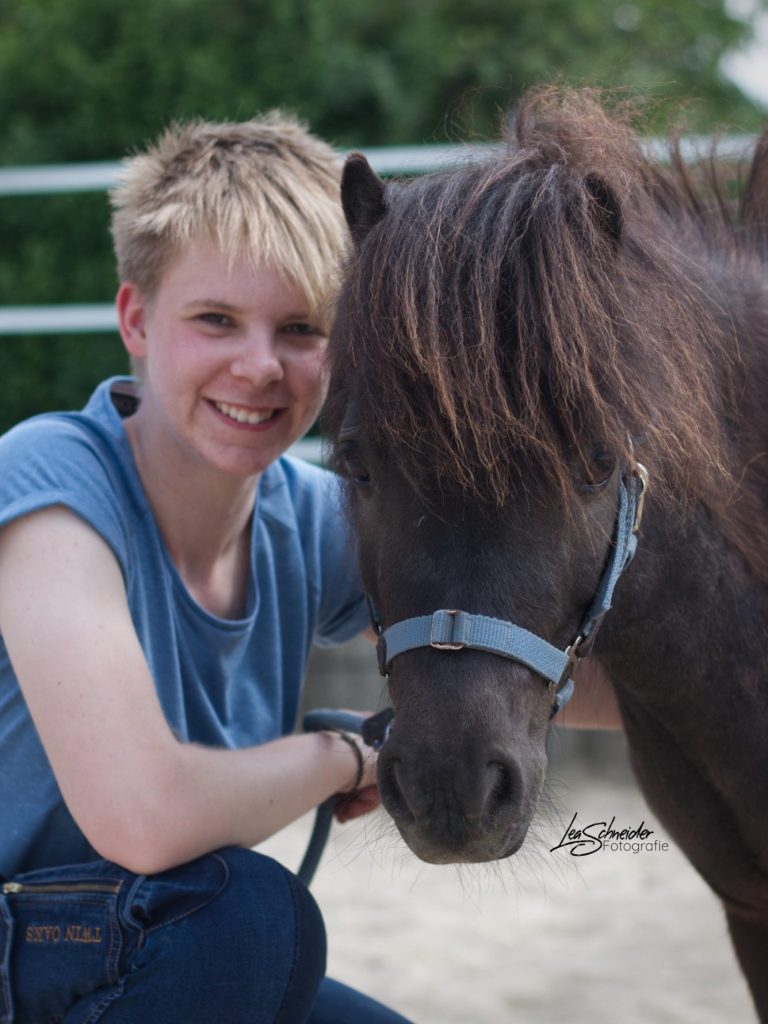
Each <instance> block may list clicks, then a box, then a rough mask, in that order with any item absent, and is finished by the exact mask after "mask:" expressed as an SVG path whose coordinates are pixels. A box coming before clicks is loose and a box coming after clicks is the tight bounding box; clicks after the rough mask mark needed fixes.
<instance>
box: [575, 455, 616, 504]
mask: <svg viewBox="0 0 768 1024" xmlns="http://www.w3.org/2000/svg"><path fill="white" fill-rule="evenodd" d="M615 469H616V456H615V455H614V454H613V452H612V451H611V450H610V448H606V447H605V445H602V444H595V445H593V446H592V448H591V449H590V451H589V453H588V457H587V459H586V462H585V466H584V476H583V479H582V483H581V490H582V491H586V492H587V493H594V492H595V491H600V490H602V489H603V487H605V486H606V484H607V483H608V481H609V480H610V479H611V477H612V476H613V471H614V470H615Z"/></svg>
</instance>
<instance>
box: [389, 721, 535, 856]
mask: <svg viewBox="0 0 768 1024" xmlns="http://www.w3.org/2000/svg"><path fill="white" fill-rule="evenodd" d="M430 761H431V763H430ZM523 788H524V787H523V782H522V777H521V772H520V769H519V766H518V765H517V764H516V762H515V761H514V759H512V758H510V757H503V756H498V755H496V754H495V753H494V755H493V756H492V757H486V758H485V759H483V760H480V761H476V762H475V763H474V764H470V763H467V762H466V760H463V759H461V758H459V757H457V756H448V757H446V758H445V759H444V760H443V759H441V760H440V761H434V760H432V759H430V758H429V757H427V756H425V755H424V754H423V753H422V756H416V757H414V756H411V757H406V756H405V755H404V753H403V752H401V751H399V750H398V747H397V745H396V743H394V742H393V741H391V740H390V741H389V742H388V743H387V744H386V745H385V746H384V748H383V750H382V753H381V755H380V757H379V789H380V791H381V797H382V802H383V804H384V807H385V808H386V810H387V811H388V812H389V813H390V815H391V816H392V818H393V820H394V822H395V824H396V825H397V826H398V828H399V829H400V832H401V834H402V836H403V838H404V839H405V841H406V842H407V843H408V845H409V846H410V847H411V849H412V850H413V851H414V852H415V853H416V854H417V856H419V857H421V858H422V859H423V860H427V861H430V862H436V863H450V862H457V863H459V862H479V861H487V860H493V859H497V858H499V857H505V856H508V855H509V853H512V852H514V850H516V849H517V848H519V846H520V844H521V843H522V836H523V835H524V834H525V831H526V829H527V825H528V822H527V816H526V815H525V814H523V816H522V817H523V818H525V819H526V820H525V821H524V822H523V821H522V820H521V814H520V811H521V804H522V802H523V800H522V795H523Z"/></svg>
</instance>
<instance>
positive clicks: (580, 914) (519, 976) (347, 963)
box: [261, 770, 768, 1024]
mask: <svg viewBox="0 0 768 1024" xmlns="http://www.w3.org/2000/svg"><path fill="white" fill-rule="evenodd" d="M553 791H554V792H555V793H556V795H555V796H553V797H552V800H551V801H550V802H549V804H548V808H547V810H546V811H545V813H544V814H543V815H542V816H541V818H540V819H539V821H538V822H536V823H535V826H534V828H533V829H532V833H531V836H530V838H529V839H528V841H527V842H526V846H525V847H524V849H523V851H522V852H521V853H520V854H518V855H517V856H516V857H514V858H512V859H511V860H510V861H507V862H504V863H503V864H502V865H496V866H495V867H483V868H479V869H478V868H474V869H471V870H470V869H464V870H462V871H458V870H457V869H456V868H452V867H445V868H443V867H432V866H429V865H425V864H421V863H420V862H419V861H417V860H416V859H415V858H414V857H413V856H412V855H411V854H410V853H409V852H408V851H407V850H406V849H405V847H404V845H403V843H402V841H401V840H400V838H399V837H398V836H397V835H396V833H394V832H393V830H392V826H391V824H390V823H389V822H388V819H387V818H386V817H385V816H384V815H383V813H381V812H379V813H378V814H376V815H372V816H370V817H369V818H368V819H365V820H363V821H358V822H353V823H351V824H349V825H347V826H344V827H343V828H338V827H337V828H336V830H335V831H334V834H333V836H332V839H331V842H330V844H329V847H328V849H327V851H326V854H325V857H324V860H323V862H322V864H321V866H320V870H319V871H318V874H317V877H316V879H315V882H314V884H313V887H312V888H313V892H314V893H315V896H316V897H317V899H318V901H319V903H320V905H321V907H322V908H323V912H324V914H325V918H326V924H327V927H328V934H329V945H330V951H329V973H330V974H331V975H332V976H334V977H336V978H338V979H340V980H342V981H344V982H347V983H348V984H351V985H354V986H356V987H358V988H360V989H362V990H364V991H366V992H368V993H369V994H371V995H374V996H376V997H377V998H379V999H381V1000H383V1001H384V1002H386V1003H389V1004H390V1005H392V1006H394V1007H395V1008H397V1009H398V1010H399V1011H400V1012H401V1013H403V1014H405V1015H406V1016H408V1017H409V1018H410V1019H412V1020H413V1021H414V1022H416V1024H507V1022H509V1024H518V1022H521V1024H522V1022H524V1024H545V1022H546V1024H560V1022H568V1024H581V1022H590V1024H602V1022H606V1024H607V1022H609V1021H610V1022H611V1024H614V1022H616V1021H621V1022H622V1024H649V1022H653V1024H672V1022H675V1024H710V1022H711V1024H742V1022H753V1021H754V1020H755V1019H756V1018H755V1015H754V1011H753V1010H752V1007H751V1003H750V999H749V995H748V993H747V990H746V987H745V984H744V982H743V980H742V977H741V975H740V974H739V971H738V969H737V967H736V964H735V961H734V958H733V954H732V952H731V948H730V945H729V942H728V938H727V933H726V928H725V924H724V921H723V918H722V914H721V912H720V909H719V906H718V903H717V901H716V900H715V898H714V897H713V896H712V895H711V893H710V892H709V890H708V889H707V888H706V887H705V886H704V884H703V882H701V881H700V879H699V878H698V876H697V875H696V874H695V873H694V872H693V870H692V869H691V868H690V867H689V866H688V865H687V863H686V861H685V860H684V858H683V856H682V854H681V853H680V852H679V851H678V850H677V849H676V848H675V847H674V846H673V844H671V842H670V844H669V849H668V850H667V851H662V850H657V851H654V852H648V851H643V852H639V853H632V852H621V851H611V850H608V849H603V850H601V851H599V852H596V853H594V854H592V855H590V856H586V857H584V856H582V857H578V858H577V857H573V856H571V855H570V854H569V853H568V852H566V851H564V850H558V851H556V852H555V853H551V852H550V847H552V846H554V845H555V844H556V843H557V841H558V840H559V839H560V837H561V835H562V833H563V830H564V829H565V826H566V825H567V824H568V823H569V821H570V819H571V817H572V815H573V814H574V813H578V819H577V821H578V822H579V823H582V824H587V823H589V822H592V821H602V820H605V819H606V818H607V819H610V818H611V817H612V816H614V815H615V817H616V823H615V826H614V827H615V828H625V827H626V828H629V827H633V828H634V827H637V826H638V825H639V824H640V822H641V820H643V821H644V822H645V825H646V827H648V828H650V829H653V835H652V836H651V837H649V840H650V841H653V840H657V839H661V840H667V841H668V839H667V837H666V836H665V835H664V833H663V830H662V829H661V826H660V825H659V824H658V822H657V821H656V820H655V819H654V817H653V815H652V814H651V813H650V812H649V810H648V808H647V807H646V805H645V803H644V802H643V799H642V797H641V796H640V794H639V793H638V791H637V789H636V788H635V787H634V785H633V784H632V783H627V782H625V781H614V782H610V781H605V780H599V779H596V778H594V777H591V778H590V777H589V775H588V774H585V773H584V771H583V770H581V771H578V772H576V773H575V774H574V773H571V774H569V775H568V778H567V782H566V781H564V777H563V776H561V777H560V779H559V780H558V782H557V784H556V786H555V787H554V790H553ZM310 825H311V819H309V818H305V819H302V820H301V821H299V822H297V823H295V824H294V825H293V826H292V827H291V828H289V829H286V830H285V831H284V832H282V833H280V834H279V835H278V836H276V837H274V838H273V839H271V840H270V841H269V843H266V844H264V846H263V847H261V849H262V850H263V851H264V852H268V853H270V854H271V855H273V856H276V857H277V858H278V859H279V860H281V861H282V862H283V863H285V864H286V865H288V866H289V867H292V868H294V869H295V868H296V866H297V865H298V863H299V861H300V860H301V856H302V853H303V849H304V845H305V843H306V839H307V836H308V834H309V829H310ZM766 968H767V969H768V965H766Z"/></svg>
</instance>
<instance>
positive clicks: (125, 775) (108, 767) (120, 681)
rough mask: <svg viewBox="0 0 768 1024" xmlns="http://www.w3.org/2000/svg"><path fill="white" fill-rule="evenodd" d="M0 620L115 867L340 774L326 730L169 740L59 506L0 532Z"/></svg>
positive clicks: (318, 791) (112, 573) (91, 828)
mask: <svg viewBox="0 0 768 1024" xmlns="http://www.w3.org/2000/svg"><path fill="white" fill-rule="evenodd" d="M0 630H1V631H2V635H3V638H4V640H5V643H6V646H7V649H8V653H9V656H10V659H11V663H12V664H13V667H14V670H15V672H16V675H17V677H18V679H19V682H20V685H21V687H22V691H23V693H24V696H25V698H26V701H27V704H28V706H29V709H30V712H31V714H32V718H33V720H34V722H35V726H36V728H37V730H38V732H39V734H40V737H41V740H42V743H43V746H44V748H45V750H46V753H47V755H48V758H49V760H50V762H51V766H52V768H53V771H54V774H55V776H56V779H57V781H58V784H59V786H60V788H61V791H62V794H63V796H64V799H65V801H66V803H67V806H68V807H69V810H70V812H71V813H72V815H73V817H74V818H75V820H76V821H77V823H78V825H79V826H80V828H81V829H82V830H83V832H84V833H85V835H86V837H87V838H88V840H89V842H90V843H91V844H92V846H93V847H94V848H95V849H96V850H97V851H98V853H99V854H101V855H102V856H103V857H106V858H107V859H110V860H114V861H116V862H117V863H119V864H122V865H123V866H124V867H126V868H128V869H129V870H132V871H135V872H137V873H153V872H157V871H162V870H164V869H166V868H169V867H172V866H175V865H176V864H180V863H183V862H185V861H188V860H191V859H193V858H194V857H197V856H199V855H201V854H203V853H206V852H208V851H210V850H213V849H216V848H218V847H221V846H226V845H240V846H246V847H250V846H253V845H255V844H257V843H259V842H261V841H262V840H263V839H265V838H267V837H268V836H270V835H272V834H273V833H274V832H277V831H278V830H279V829H281V828H283V827H284V826H285V825H286V824H288V823H289V822H291V821H293V820H294V819H295V818H297V817H299V816H300V815H301V814H303V813H304V812H306V811H308V810H310V809H311V808H312V807H314V806H315V805H317V804H318V803H320V802H321V801H322V800H324V799H325V798H326V797H328V796H329V795H331V794H332V793H334V792H338V791H342V790H344V789H345V788H348V787H349V786H350V784H351V782H352V781H353V779H354V776H355V773H356V763H355V761H354V758H353V753H352V751H350V749H349V747H348V746H347V744H346V743H344V742H343V741H341V740H339V739H338V738H337V737H335V736H333V735H330V734H326V733H316V734H313V735H305V736H289V737H285V738H282V739H278V740H275V741H273V742H270V743H267V744H264V745H263V746H259V747H251V748H247V749H243V750H235V751H231V750H216V749H211V748H207V747H201V746H197V745H194V744H188V743H181V742H179V741H178V740H177V739H176V738H175V737H174V735H173V733H172V732H171V729H170V728H169V726H168V724H167V722H166V719H165V716H164V715H163V712H162V709H161V707H160V703H159V699H158V697H157V693H156V691H155V686H154V682H153V680H152V677H151V674H150V671H149V668H148V666H147V663H146V660H145V658H144V654H143V652H142V650H141V646H140V644H139V640H138V637H137V635H136V632H135V630H134V627H133V623H132V620H131V615H130V610H129V608H128V603H127V599H126V594H125V586H124V581H123V577H122V574H121V572H120V568H119V566H118V563H117V561H116V559H115V557H114V555H113V553H112V551H111V550H110V548H109V547H108V545H107V544H106V543H105V542H104V541H103V540H102V539H101V538H100V537H99V536H98V534H97V533H95V531H93V530H92V529H91V528H90V527H89V526H88V525H87V524H86V523H84V522H83V521H82V520H80V519H79V518H78V517H77V516H76V515H74V514H73V513H72V512H70V511H68V510H67V509H65V508H63V507H54V508H50V509H46V510H43V511H40V512H36V513H34V514H32V515H29V516H26V517H24V518H23V519H20V520H17V521H15V522H14V523H11V524H10V525H8V526H6V527H5V528H3V530H2V531H0ZM371 781H373V767H372V766H371V768H370V769H369V770H368V772H367V773H366V778H365V780H364V783H365V782H371Z"/></svg>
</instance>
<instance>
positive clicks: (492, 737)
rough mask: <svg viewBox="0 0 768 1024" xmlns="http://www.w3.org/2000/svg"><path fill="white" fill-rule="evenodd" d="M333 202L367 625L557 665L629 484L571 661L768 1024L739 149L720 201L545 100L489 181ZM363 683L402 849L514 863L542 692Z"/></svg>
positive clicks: (339, 344) (536, 776)
mask: <svg viewBox="0 0 768 1024" xmlns="http://www.w3.org/2000/svg"><path fill="white" fill-rule="evenodd" d="M343 200H344V205H345V209H346V212H347V217H348V220H349V223H350V227H351V229H352V233H353V236H354V238H355V242H356V246H355V252H354V254H353V256H352V257H351V260H350V266H349V270H348V276H347V281H346V284H345V287H344V289H343V293H342V296H341V300H340V304H339V311H338V319H337V326H336V328H335V332H334V335H333V338H332V344H331V358H332V383H331V392H330V399H329V405H328V411H327V416H328V419H327V422H328V427H329V432H330V435H331V437H332V439H333V442H334V449H335V461H336V464H337V466H338V468H339V469H340V470H341V472H342V473H343V474H344V475H345V476H346V477H347V478H348V479H349V480H350V484H349V491H350V505H351V510H352V517H353V521H354V523H355V526H356V530H357V534H358V538H359V543H360V559H361V566H362V571H363V576H364V580H365V584H366V587H367V589H368V591H369V592H370V595H371V598H372V599H373V601H374V602H375V604H376V606H377V607H378V609H379V613H380V616H381V619H382V622H383V624H384V625H385V626H388V625H391V624H392V623H395V622H398V621H401V620H403V619H407V618H409V617H411V616H421V615H426V614H429V613H431V612H433V611H434V610H435V609H438V608H448V609H450V608H460V609H463V610H465V611H467V612H470V613H476V614H482V615H487V616H494V617H497V618H501V619H504V620H508V621H511V622H514V623H516V624H517V625H519V626H522V627H524V628H525V629H528V630H531V631H532V632H535V633H537V634H539V635H540V636H542V637H543V638H545V639H546V640H547V641H549V642H550V643H552V644H554V645H555V646H557V647H559V648H560V649H564V648H565V647H566V646H567V645H568V644H569V643H570V642H571V640H572V639H573V637H574V635H575V633H576V630H577V629H578V628H579V623H580V621H581V620H582V617H583V615H584V612H585V609H586V608H587V607H588V606H589V604H590V602H591V600H592V597H593V595H594V592H595V589H596V587H597V586H598V581H599V579H600V577H601V574H602V572H603V567H604V565H605V563H606V559H607V558H608V557H609V554H610V548H611V538H612V536H613V532H614V528H615V523H616V515H617V512H616V509H617V494H618V491H619V487H620V481H621V479H622V476H625V475H626V473H627V472H628V470H629V468H630V467H632V465H633V464H634V459H635V458H639V459H640V460H641V461H642V462H643V463H644V464H645V465H646V466H647V468H648V470H649V472H650V479H651V488H650V492H649V498H648V501H647V503H646V511H645V519H644V521H643V528H642V532H641V536H640V538H639V545H638V552H637V556H636V558H635V560H634V562H633V563H632V564H631V566H630V567H629V569H628V570H627V572H626V574H625V575H624V577H623V578H622V579H621V581H620V582H619V584H618V587H617V590H616V593H615V598H614V607H613V610H612V611H611V612H610V613H609V614H608V616H607V618H606V620H605V623H604V625H603V626H602V628H601V631H600V633H599V635H598V636H597V639H596V641H595V642H594V646H593V650H592V652H591V658H593V659H595V660H596V661H598V662H599V663H600V664H601V666H602V667H603V668H604V670H605V671H606V672H607V673H608V675H609V676H610V678H611V679H612V680H613V681H614V684H615V689H616V694H617V698H618V702H619V706H620V710H621V714H622V718H623V721H624V726H625V729H626V734H627V737H628V740H629V745H630V749H631V754H632V759H633V764H634V768H635V771H636V774H637V777H638V779H639V781H640V784H641V786H642V788H643V791H644V793H645V795H646V797H647V799H648V801H649V803H650V804H651V806H652V808H653V809H654V810H655V812H656V814H657V815H658V816H659V818H660V819H661V821H663V823H664V824H665V826H666V827H667V828H668V830H669V831H670V832H671V834H672V835H673V837H674V838H675V839H676V840H677V842H678V843H679V845H680V846H681V847H682V848H683V849H684V850H685V851H686V853H687V855H688V857H689V859H690V860H691V862H692V863H693V865H694V866H695V867H696V868H697V870H698V871H699V872H700V873H701V874H702V875H703V876H704V878H705V879H706V880H707V882H708V883H709V884H710V885H711V886H712V888H713V889H714V890H715V891H716V892H717V893H718V895H719V896H720V897H721V899H722V901H723V904H724V907H725V912H726V914H727V917H728V923H729V926H730V930H731V934H732V937H733V941H734V944H735V947H736V951H737V954H738V957H739V960H740V962H741V965H742V967H743V970H744V972H745V974H746V975H747V978H748V980H749V983H750V985H751V987H752V991H753V995H754V999H755V1002H756V1004H757V1006H758V1010H759V1013H760V1015H761V1019H762V1020H765V1021H768V458H767V457H766V451H767V450H768V266H767V264H768V140H766V138H764V139H763V140H762V141H761V142H760V143H759V145H758V147H757V150H756V152H755V154H754V157H753V160H752V164H751V169H750V170H749V172H748V175H747V177H746V180H745V182H743V187H741V188H740V189H739V188H736V186H735V185H734V182H733V181H731V180H729V179H728V172H727V171H725V170H723V169H722V168H720V167H718V165H717V164H716V163H715V162H710V163H709V164H708V165H707V167H705V168H704V170H701V168H698V169H697V168H688V167H686V166H685V165H684V163H683V161H682V159H681V158H680V156H679V154H676V153H675V152H673V154H672V158H671V161H670V162H669V163H668V164H667V165H665V166H663V167H662V166H657V165H655V164H654V163H653V162H652V161H650V160H649V159H648V158H646V156H645V155H644V154H643V151H642V149H641V146H640V144H639V142H638V141H637V139H636V138H635V137H634V135H633V134H632V133H631V131H630V130H629V129H628V128H627V127H626V126H625V124H624V123H623V122H622V121H621V120H617V119H614V118H612V117H609V116H607V115H606V114H605V113H604V112H603V110H602V108H601V107H600V106H599V104H598V103H597V102H596V101H595V99H594V98H593V97H592V96H591V95H589V94H581V93H577V94H569V93H565V94H560V93H556V92H554V91H544V92H540V93H537V94H534V95H532V96H530V97H529V98H527V99H526V100H525V101H524V102H523V103H522V104H521V107H520V110H519V115H518V118H517V125H516V138H515V139H514V140H511V142H510V145H509V149H508V151H506V152H504V153H503V154H501V155H499V156H498V157H495V158H493V159H491V160H490V161H488V162H484V163H482V164H467V165H466V166H461V167H460V168H459V169H456V170H451V171H449V172H447V173H442V174H435V175H431V176H428V177H425V178H423V179H421V180H418V181H416V182H415V183H412V184H410V185H408V186H400V185H394V184H393V185H390V186H387V187H385V186H384V185H383V184H382V183H381V182H380V181H379V180H378V178H376V176H375V175H374V174H373V172H372V171H371V170H370V168H369V167H368V165H367V164H366V163H365V161H364V159H363V158H361V157H353V158H351V160H350V161H349V162H348V165H347V168H346V171H345V178H344V185H343ZM389 683H390V690H391V694H392V699H393V702H394V706H395V710H396V718H395V724H394V728H393V730H392V732H391V735H390V737H389V739H388V740H387V742H386V743H385V744H384V746H383V749H382V753H381V757H380V760H379V780H380V787H381V792H382V796H383V800H384V803H385V806H386V807H387V809H388V810H389V812H390V813H391V814H392V816H393V818H394V820H395V822H396V823H397V825H398V827H399V828H400V831H401V832H402V834H403V836H404V838H405V840H406V842H407V843H408V844H409V846H411V848H412V849H413V850H414V851H415V852H416V853H417V854H418V855H419V856H421V857H422V858H423V859H425V860H429V861H433V862H446V861H455V862H461V861H482V860H491V859H496V858H501V857H505V856H508V855H509V854H511V853H514V852H515V851H516V850H517V849H518V848H519V846H520V845H521V844H522V842H523V839H524V837H525V834H526V830H527V828H528V824H529V822H530V819H531V815H532V813H533V811H534V808H535V805H536V801H537V799H538V797H539V794H540V790H541V785H542V780H543V777H544V773H545V764H546V754H545V742H546V737H547V732H548V729H549V724H550V722H549V713H550V705H551V701H550V696H549V694H548V690H547V687H546V685H544V684H543V683H542V680H541V678H540V677H539V676H538V675H537V674H536V673H535V672H534V671H531V670H530V669H529V668H526V667H525V665H523V664H521V663H519V662H516V661H513V660H509V659H507V658H502V657H499V656H497V655H495V654H492V653H485V652H481V651H473V650H460V651H454V652H451V653H446V652H445V651H442V650H432V649H430V648H428V647H426V648H421V649H418V650H412V651H409V652H407V653H404V654H402V655H401V656H400V657H398V658H397V659H395V660H394V661H393V663H392V666H391V676H390V680H389ZM577 685H578V673H577Z"/></svg>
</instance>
